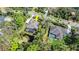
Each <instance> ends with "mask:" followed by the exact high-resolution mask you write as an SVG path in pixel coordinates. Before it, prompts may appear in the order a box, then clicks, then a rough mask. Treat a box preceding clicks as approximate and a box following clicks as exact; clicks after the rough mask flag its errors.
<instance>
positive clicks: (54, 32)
mask: <svg viewBox="0 0 79 59" xmlns="http://www.w3.org/2000/svg"><path fill="white" fill-rule="evenodd" d="M65 32H66V29H64V28H62V27H59V26H56V27H54V28H53V27H51V28H50V30H49V38H51V39H52V38H56V39H63V36H64V35H65Z"/></svg>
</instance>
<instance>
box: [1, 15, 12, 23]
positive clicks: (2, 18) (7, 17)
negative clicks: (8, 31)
mask: <svg viewBox="0 0 79 59" xmlns="http://www.w3.org/2000/svg"><path fill="white" fill-rule="evenodd" d="M12 20H13V18H11V17H9V16H6V17H4V16H0V22H11V21H12Z"/></svg>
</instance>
